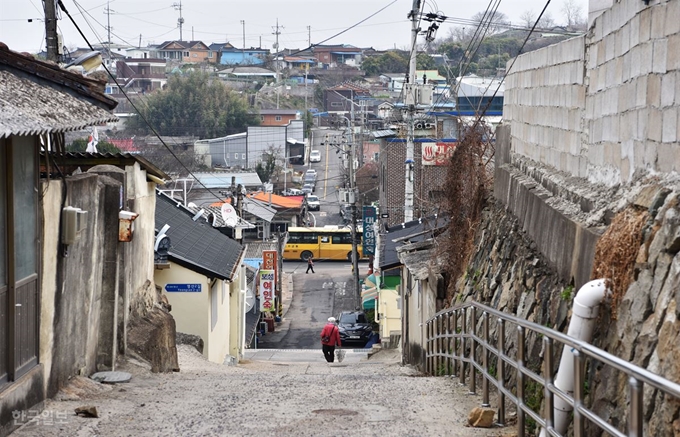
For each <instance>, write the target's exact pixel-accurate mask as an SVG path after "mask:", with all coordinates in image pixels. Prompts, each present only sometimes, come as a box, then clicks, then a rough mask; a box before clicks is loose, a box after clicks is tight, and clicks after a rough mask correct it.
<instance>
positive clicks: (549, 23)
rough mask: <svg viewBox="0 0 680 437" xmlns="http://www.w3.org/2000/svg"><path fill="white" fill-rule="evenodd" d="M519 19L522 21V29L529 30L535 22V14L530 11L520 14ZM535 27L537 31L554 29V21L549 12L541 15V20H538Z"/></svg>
mask: <svg viewBox="0 0 680 437" xmlns="http://www.w3.org/2000/svg"><path fill="white" fill-rule="evenodd" d="M519 19H520V20H522V25H523V26H524V27H526V28H528V29H531V28H532V27H533V26H534V23H535V22H536V12H534V11H532V10H527V11H524V12H522V15H520V16H519ZM536 27H537V28H539V29H550V28H552V27H555V20H554V19H553V17H552V15H550V12H546V13H544V14H543V16H542V17H541V19H540V20H538V24H537V25H536Z"/></svg>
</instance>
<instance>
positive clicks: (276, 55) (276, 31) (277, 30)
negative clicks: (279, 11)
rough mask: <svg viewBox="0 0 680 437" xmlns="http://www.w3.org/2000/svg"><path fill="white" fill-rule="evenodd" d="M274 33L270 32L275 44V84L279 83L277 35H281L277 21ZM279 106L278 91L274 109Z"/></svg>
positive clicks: (277, 20) (277, 21)
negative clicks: (274, 38)
mask: <svg viewBox="0 0 680 437" xmlns="http://www.w3.org/2000/svg"><path fill="white" fill-rule="evenodd" d="M280 27H281V29H283V26H280ZM274 29H275V30H274V32H272V35H276V42H275V43H274V56H275V58H274V63H275V65H276V83H277V84H278V83H279V35H281V31H280V30H279V19H278V18H277V19H276V27H275V28H274ZM278 107H279V104H278V91H277V103H276V108H277V109H278Z"/></svg>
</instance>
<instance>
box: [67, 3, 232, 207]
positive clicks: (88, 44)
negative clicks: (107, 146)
mask: <svg viewBox="0 0 680 437" xmlns="http://www.w3.org/2000/svg"><path fill="white" fill-rule="evenodd" d="M57 4H58V5H59V7H60V8H61V10H62V11H64V12H65V13H66V15H67V16H68V17H69V19H70V20H71V23H73V25H74V26H75V28H76V30H77V31H78V33H80V36H82V37H83V39H84V40H85V42H86V43H87V46H88V47H89V48H90V50H92V51H94V49H93V48H92V45H91V44H90V42H89V41H88V39H87V38H86V37H85V35H84V34H83V31H82V30H81V29H80V27H79V26H78V24H77V23H76V22H75V20H74V19H73V17H72V16H71V14H69V12H68V11H67V10H66V7H65V6H64V4H63V3H62V1H61V0H57ZM102 66H103V67H104V69H105V70H106V72H107V73H108V75H109V76H110V77H111V78H112V79H113V80H114V82H115V83H116V85H118V88H119V89H120V91H121V92H122V93H123V95H124V96H125V98H126V99H127V101H128V102H130V105H132V107H133V108H134V109H135V111H137V114H138V115H139V116H140V117H141V118H142V120H144V122H145V123H146V124H147V126H149V129H151V131H152V132H153V133H154V135H155V136H156V137H157V138H158V139H159V140H160V142H161V144H163V146H164V147H165V148H166V149H167V150H168V152H170V154H171V155H172V156H173V157H174V158H175V159H176V160H177V162H178V163H179V164H180V165H181V166H182V168H184V170H186V171H187V173H188V174H189V175H191V176H192V177H193V178H194V179H197V182H198V183H199V184H200V185H201V186H202V187H203V188H205V189H206V191H207V192H209V193H210V194H212V195H213V196H215V198H217V199H220V200H222V196H218V195H216V194H215V193H214V192H212V191H211V190H210V189H209V188H208V187H206V186H205V185H204V184H203V183H202V182H200V181H198V178H196V176H195V175H194V174H193V173H192V172H191V170H189V168H188V167H187V166H186V165H185V164H184V163H183V162H182V161H181V160H180V159H179V157H178V156H177V155H176V154H175V152H173V151H172V150H171V149H170V147H169V146H168V145H167V144H166V143H165V141H163V139H162V138H161V136H160V134H159V133H158V132H157V131H156V129H155V128H154V127H153V126H152V125H151V124H150V123H149V121H148V120H147V119H146V117H145V116H144V115H143V114H142V113H141V112H140V111H139V109H137V106H136V105H135V104H134V103H133V102H132V100H131V99H130V97H129V96H128V94H127V93H126V92H125V90H124V89H123V88H122V87H121V86H120V84H119V83H118V81H117V80H116V78H115V77H114V76H113V74H112V73H111V71H110V70H109V69H108V67H107V66H106V65H104V64H102Z"/></svg>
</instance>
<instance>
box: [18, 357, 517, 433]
mask: <svg viewBox="0 0 680 437" xmlns="http://www.w3.org/2000/svg"><path fill="white" fill-rule="evenodd" d="M178 352H179V359H180V367H181V369H182V371H181V372H179V373H174V374H153V373H150V372H149V371H148V370H146V369H145V368H144V367H142V366H138V365H135V364H133V363H128V364H127V365H126V366H125V368H122V369H118V370H123V371H128V372H130V373H132V374H133V378H132V380H131V381H130V382H129V383H127V384H118V385H114V386H108V385H106V386H103V385H101V384H98V383H94V382H91V381H90V380H86V379H85V378H75V379H74V380H73V384H72V385H71V386H70V387H69V388H67V389H66V390H65V391H64V393H62V394H60V396H58V397H57V398H56V399H54V400H50V401H48V402H47V403H46V405H45V412H47V413H49V414H50V416H51V417H52V419H51V420H48V419H40V420H35V421H34V422H33V423H28V424H26V425H24V426H23V427H22V428H21V429H19V430H17V431H16V432H15V433H14V434H13V436H16V437H24V436H46V437H48V436H55V437H56V436H59V437H62V436H82V437H89V436H135V437H137V436H333V437H337V436H343V437H344V436H380V437H386V436H454V437H455V436H466V437H474V436H499V435H505V434H508V433H509V430H508V429H503V430H499V429H493V430H485V429H475V428H467V427H465V426H464V424H465V421H466V419H467V414H468V412H469V411H470V409H471V408H473V407H476V406H479V404H480V402H481V401H480V399H481V398H480V397H479V396H469V395H467V390H466V389H465V388H464V387H461V386H460V385H459V384H457V382H456V381H455V380H453V379H451V378H431V377H422V376H420V375H419V374H418V373H417V372H415V371H414V370H413V369H411V368H410V367H408V366H401V365H399V364H398V355H397V354H396V351H388V350H386V351H381V352H378V353H377V354H375V355H374V356H373V357H371V358H370V359H369V360H362V361H359V362H351V361H347V362H343V363H342V364H340V363H334V364H331V365H329V364H327V363H325V362H324V361H323V359H322V356H321V351H318V361H314V360H310V362H299V361H295V362H276V361H249V362H244V363H241V364H239V365H238V366H233V367H230V366H223V365H218V364H213V363H210V362H208V361H206V360H205V359H204V358H203V356H202V355H200V354H199V353H198V352H197V351H196V350H195V349H193V348H192V347H190V346H179V347H178ZM307 353H309V352H307ZM86 405H93V406H96V407H97V409H98V411H99V416H100V417H98V418H84V417H78V416H75V415H74V409H75V408H77V407H81V406H86ZM57 413H58V414H59V416H60V417H62V418H63V419H62V420H61V422H62V423H59V424H56V423H54V424H53V423H50V422H52V420H54V418H55V417H57Z"/></svg>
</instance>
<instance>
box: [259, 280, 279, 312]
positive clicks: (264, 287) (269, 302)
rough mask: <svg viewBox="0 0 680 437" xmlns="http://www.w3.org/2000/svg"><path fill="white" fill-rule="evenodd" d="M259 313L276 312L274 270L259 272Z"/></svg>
mask: <svg viewBox="0 0 680 437" xmlns="http://www.w3.org/2000/svg"><path fill="white" fill-rule="evenodd" d="M259 291H260V311H262V312H271V311H275V310H276V306H275V305H274V270H260V290H259Z"/></svg>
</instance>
